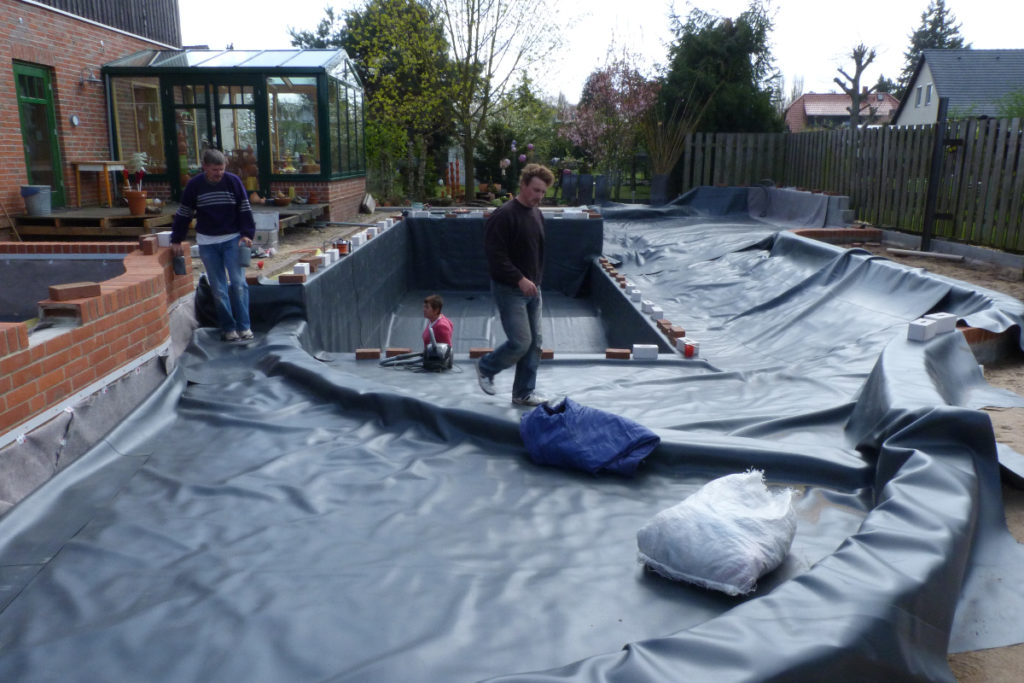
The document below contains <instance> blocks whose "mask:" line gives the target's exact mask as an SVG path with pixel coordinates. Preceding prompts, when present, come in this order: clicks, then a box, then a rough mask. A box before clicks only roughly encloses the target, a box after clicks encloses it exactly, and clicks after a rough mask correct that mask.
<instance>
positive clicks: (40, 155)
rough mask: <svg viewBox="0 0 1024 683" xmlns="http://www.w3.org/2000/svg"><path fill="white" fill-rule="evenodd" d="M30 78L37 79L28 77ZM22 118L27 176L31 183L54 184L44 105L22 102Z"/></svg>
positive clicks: (52, 160)
mask: <svg viewBox="0 0 1024 683" xmlns="http://www.w3.org/2000/svg"><path fill="white" fill-rule="evenodd" d="M30 80H39V81H41V80H42V79H41V78H39V79H36V78H30ZM21 111H22V116H23V118H24V120H23V125H24V126H25V129H24V130H22V139H23V140H24V142H25V153H26V155H27V156H28V172H29V178H30V180H31V182H32V184H33V185H50V186H51V187H53V186H55V185H56V183H55V182H54V173H53V167H54V159H53V148H52V147H51V145H50V136H49V135H48V134H47V124H46V121H47V117H46V105H45V104H36V103H32V104H30V103H23V104H22V105H21Z"/></svg>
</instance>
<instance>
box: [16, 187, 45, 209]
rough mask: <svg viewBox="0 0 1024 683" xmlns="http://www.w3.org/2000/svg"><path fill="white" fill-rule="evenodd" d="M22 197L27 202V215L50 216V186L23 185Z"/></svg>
mask: <svg viewBox="0 0 1024 683" xmlns="http://www.w3.org/2000/svg"><path fill="white" fill-rule="evenodd" d="M21 197H22V199H24V200H25V213H27V214H28V215H29V216H49V215H50V186H49V185H22V186H21Z"/></svg>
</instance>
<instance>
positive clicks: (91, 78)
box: [78, 69, 103, 88]
mask: <svg viewBox="0 0 1024 683" xmlns="http://www.w3.org/2000/svg"><path fill="white" fill-rule="evenodd" d="M102 82H103V79H102V78H97V77H96V72H95V71H93V70H92V69H82V70H81V71H80V72H79V73H78V85H79V86H81V87H83V88H84V87H85V84H86V83H102Z"/></svg>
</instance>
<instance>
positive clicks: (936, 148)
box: [921, 97, 949, 251]
mask: <svg viewBox="0 0 1024 683" xmlns="http://www.w3.org/2000/svg"><path fill="white" fill-rule="evenodd" d="M948 110H949V98H948V97H940V98H939V113H938V118H937V119H936V121H935V130H934V131H933V134H934V135H935V139H934V140H933V142H932V167H931V171H930V172H929V173H928V196H927V197H926V198H925V202H924V228H923V229H922V230H921V251H928V249H929V248H930V247H931V243H932V230H933V229H934V228H935V202H936V200H937V199H938V198H939V183H940V182H942V155H943V149H945V139H946V112H947V111H948Z"/></svg>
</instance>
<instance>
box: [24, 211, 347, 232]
mask: <svg viewBox="0 0 1024 683" xmlns="http://www.w3.org/2000/svg"><path fill="white" fill-rule="evenodd" d="M326 208H327V204H291V205H289V206H253V211H254V212H257V213H271V212H273V213H277V214H278V226H279V229H280V230H281V232H283V231H284V230H285V228H289V227H292V226H295V225H302V224H305V223H311V222H313V221H315V220H316V219H317V218H319V217H321V216H322V215H323V214H324V210H325V209H326ZM176 210H177V205H176V204H166V205H164V208H163V211H162V212H161V213H159V214H145V215H142V216H133V215H131V214H129V213H128V209H127V208H125V207H115V208H103V207H95V206H91V207H85V208H81V209H57V210H54V211H53V212H52V213H50V214H48V215H45V216H29V215H26V214H20V215H17V216H14V217H13V218H14V223H15V226H16V227H17V230H18V234H19V235H21V237H22V238H26V237H31V238H34V239H46V240H61V239H68V238H91V239H96V238H110V239H134V238H137V237H139V236H141V235H148V234H150V233H153V232H159V231H160V230H169V229H170V225H171V220H172V219H173V217H174V212H175V211H176ZM189 232H190V233H191V230H190V231H189Z"/></svg>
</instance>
